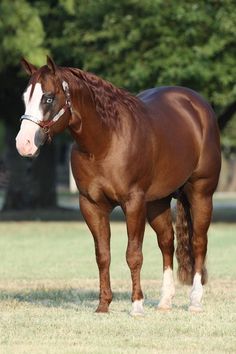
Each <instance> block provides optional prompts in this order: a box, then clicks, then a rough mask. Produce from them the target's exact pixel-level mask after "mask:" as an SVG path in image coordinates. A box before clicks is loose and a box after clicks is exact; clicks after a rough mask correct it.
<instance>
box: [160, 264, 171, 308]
mask: <svg viewBox="0 0 236 354" xmlns="http://www.w3.org/2000/svg"><path fill="white" fill-rule="evenodd" d="M174 295H175V284H174V278H173V270H172V269H171V268H167V269H165V271H164V273H163V282H162V288H161V299H160V302H159V304H158V309H159V310H170V309H171V307H172V299H173V297H174Z"/></svg>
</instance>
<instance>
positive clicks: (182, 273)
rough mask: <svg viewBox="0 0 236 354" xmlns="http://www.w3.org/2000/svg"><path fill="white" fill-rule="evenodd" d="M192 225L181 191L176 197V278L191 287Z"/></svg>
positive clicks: (192, 273) (192, 259) (192, 269)
mask: <svg viewBox="0 0 236 354" xmlns="http://www.w3.org/2000/svg"><path fill="white" fill-rule="evenodd" d="M192 236H193V225H192V218H191V213H190V204H189V201H188V199H187V197H186V195H185V194H184V192H183V191H180V192H179V193H178V196H177V213H176V237H177V249H176V258H177V261H178V272H177V274H178V278H179V280H180V282H181V283H183V284H187V285H191V284H192V283H193V276H194V257H193V250H192Z"/></svg>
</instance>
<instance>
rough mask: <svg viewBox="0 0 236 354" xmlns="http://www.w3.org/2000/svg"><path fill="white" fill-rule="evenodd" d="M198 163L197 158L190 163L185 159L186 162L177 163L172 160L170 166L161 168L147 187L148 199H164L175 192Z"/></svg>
mask: <svg viewBox="0 0 236 354" xmlns="http://www.w3.org/2000/svg"><path fill="white" fill-rule="evenodd" d="M196 165H197V161H196V160H191V161H189V162H188V163H186V160H185V163H184V164H183V163H181V162H179V163H177V164H176V163H175V162H174V161H170V162H169V166H168V167H165V168H162V169H161V168H159V169H158V170H157V171H156V173H155V174H154V176H153V179H152V183H151V185H150V186H149V188H148V189H147V192H146V200H147V201H152V200H156V199H162V198H165V197H167V196H168V195H170V194H171V193H174V192H175V191H176V190H177V189H178V188H180V187H182V186H183V185H184V184H185V183H186V182H187V180H188V179H189V178H190V176H191V175H192V174H193V172H194V170H195V168H196Z"/></svg>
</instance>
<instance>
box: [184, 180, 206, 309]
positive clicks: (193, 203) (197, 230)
mask: <svg viewBox="0 0 236 354" xmlns="http://www.w3.org/2000/svg"><path fill="white" fill-rule="evenodd" d="M185 193H186V194H187V197H188V200H189V202H190V208H191V216H192V223H193V237H192V252H193V257H194V278H193V286H192V289H191V293H190V306H189V310H190V311H201V310H202V305H201V300H202V295H203V286H202V285H204V284H205V283H206V281H207V271H206V268H205V257H206V253H207V231H208V228H209V226H210V222H211V215H212V194H213V191H211V189H210V188H209V186H208V185H207V180H205V181H204V180H199V181H196V182H195V183H193V184H191V183H188V184H187V185H186V186H185Z"/></svg>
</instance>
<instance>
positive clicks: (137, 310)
mask: <svg viewBox="0 0 236 354" xmlns="http://www.w3.org/2000/svg"><path fill="white" fill-rule="evenodd" d="M130 315H131V316H133V317H143V316H144V309H143V299H141V300H135V301H134V302H133V303H132V310H131V312H130Z"/></svg>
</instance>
